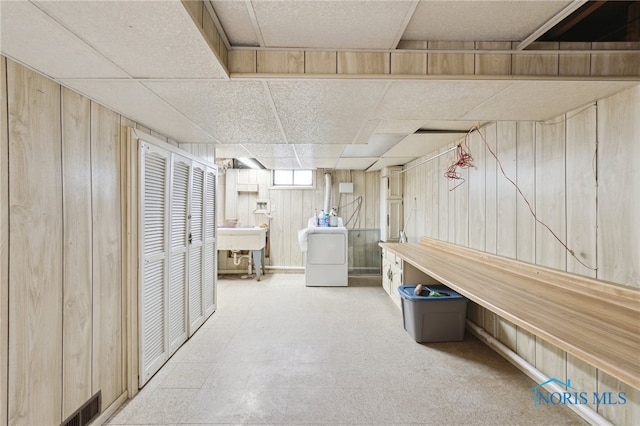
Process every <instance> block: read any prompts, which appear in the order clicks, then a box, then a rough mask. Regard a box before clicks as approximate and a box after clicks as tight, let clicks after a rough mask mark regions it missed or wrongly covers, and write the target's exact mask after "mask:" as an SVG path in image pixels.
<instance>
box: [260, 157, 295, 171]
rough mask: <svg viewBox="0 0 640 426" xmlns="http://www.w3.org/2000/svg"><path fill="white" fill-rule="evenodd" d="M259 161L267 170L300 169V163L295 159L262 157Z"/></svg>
mask: <svg viewBox="0 0 640 426" xmlns="http://www.w3.org/2000/svg"><path fill="white" fill-rule="evenodd" d="M258 161H260V162H261V163H262V165H263V166H265V167H266V168H267V169H271V170H274V169H300V168H301V166H300V163H298V160H297V159H295V158H269V157H262V158H260V159H259V160H258Z"/></svg>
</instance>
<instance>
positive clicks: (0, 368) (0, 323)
mask: <svg viewBox="0 0 640 426" xmlns="http://www.w3.org/2000/svg"><path fill="white" fill-rule="evenodd" d="M8 118H9V117H8V113H7V61H6V59H5V57H4V56H0V401H2V403H0V422H6V420H7V401H8V399H7V397H8V388H7V385H8V380H7V373H8V372H7V366H8V364H7V358H8V356H9V352H8V349H6V348H8V347H9V133H8V130H7V129H8V127H9V126H8Z"/></svg>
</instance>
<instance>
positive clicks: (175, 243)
mask: <svg viewBox="0 0 640 426" xmlns="http://www.w3.org/2000/svg"><path fill="white" fill-rule="evenodd" d="M139 143H140V145H139V161H140V163H139V169H138V170H139V177H138V178H139V185H140V187H139V194H140V197H139V206H138V207H139V215H140V216H139V219H140V223H139V229H140V235H139V237H140V241H139V247H140V264H139V270H140V274H139V290H138V294H139V299H138V301H139V307H138V321H139V333H140V344H139V385H140V386H142V385H144V383H145V382H146V381H147V380H148V379H149V378H150V377H151V376H152V375H153V374H154V373H155V372H156V371H157V370H158V369H159V368H160V367H161V366H162V365H163V364H164V363H165V362H166V361H167V359H169V357H170V356H171V355H172V354H173V353H174V352H175V351H176V350H177V349H178V348H179V347H180V346H181V345H182V344H183V343H184V342H185V341H186V340H187V339H188V337H189V336H191V335H192V334H193V333H194V332H195V330H196V329H197V328H198V327H199V326H200V325H202V323H203V322H204V321H205V320H206V318H207V317H208V316H209V315H211V314H212V313H213V311H214V310H215V306H216V285H215V280H216V249H215V245H216V239H215V235H216V228H215V205H216V203H215V198H216V197H215V190H216V179H217V169H216V168H215V166H213V165H207V164H205V163H202V162H200V161H197V160H196V159H195V158H191V157H190V156H189V154H188V153H186V152H180V151H179V150H178V149H177V148H174V147H171V146H170V145H167V144H159V145H157V144H155V143H149V142H147V141H143V140H142V139H139Z"/></svg>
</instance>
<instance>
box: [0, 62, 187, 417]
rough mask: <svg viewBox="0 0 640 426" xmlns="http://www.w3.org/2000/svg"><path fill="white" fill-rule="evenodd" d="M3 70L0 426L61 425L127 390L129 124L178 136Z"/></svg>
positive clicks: (24, 73)
mask: <svg viewBox="0 0 640 426" xmlns="http://www.w3.org/2000/svg"><path fill="white" fill-rule="evenodd" d="M0 64H1V67H0V90H1V93H0V94H1V96H0V99H1V102H2V103H1V104H0V119H1V120H2V121H1V122H2V127H1V129H2V133H1V135H0V196H1V200H2V202H1V203H0V301H1V303H0V339H1V341H2V344H1V345H0V348H2V349H1V350H0V400H2V404H0V424H60V423H61V422H62V421H63V420H65V419H66V418H67V417H68V416H69V415H71V414H72V413H73V412H74V411H75V410H77V409H78V408H79V407H80V406H81V405H82V404H83V403H84V402H86V401H87V400H88V399H89V398H90V397H91V396H92V395H93V394H95V393H96V392H97V391H101V392H102V409H103V410H105V409H107V408H108V407H109V406H110V405H111V404H112V403H114V402H115V401H116V400H118V399H119V398H120V397H121V396H122V395H123V393H124V392H126V390H127V380H126V377H127V376H126V367H125V366H126V364H127V362H126V335H125V332H124V330H125V327H124V321H125V317H124V309H123V306H126V305H125V302H126V300H125V296H124V294H125V293H124V291H125V288H124V285H125V284H124V283H125V282H126V280H125V279H123V276H125V274H124V273H125V271H124V270H123V264H124V262H123V257H124V256H125V253H123V250H124V248H123V241H124V237H123V235H125V234H126V232H125V231H126V230H125V228H124V226H123V225H124V223H125V220H124V219H123V215H124V214H125V213H126V212H125V211H124V208H123V207H124V206H123V205H122V204H121V200H122V194H123V193H125V188H126V182H125V180H124V179H123V178H122V175H123V169H125V168H126V167H125V166H124V160H123V158H124V147H123V144H124V141H125V138H124V137H123V135H124V134H125V132H124V130H123V129H124V126H135V127H140V128H142V130H143V131H145V132H147V133H149V134H155V135H156V136H159V137H160V138H161V139H163V140H166V141H167V142H169V143H171V142H172V141H169V140H168V139H166V138H164V137H162V136H161V135H158V134H157V133H155V132H154V131H153V130H151V129H146V128H144V127H143V126H141V125H139V124H136V123H135V122H133V121H131V120H129V119H127V118H125V117H122V116H120V115H119V114H117V113H115V112H113V111H111V110H108V109H106V108H104V107H102V106H101V105H99V104H97V103H95V102H92V101H90V100H89V99H87V98H85V97H83V96H81V95H79V94H77V93H75V92H73V91H71V90H68V89H66V88H64V87H61V86H60V85H58V84H57V83H55V82H53V81H52V80H49V79H48V78H46V77H44V76H42V75H40V74H38V73H35V72H33V71H31V70H29V69H27V68H25V67H23V66H21V65H19V64H17V63H15V62H13V61H11V60H9V59H6V58H5V57H3V56H0ZM174 144H175V142H174ZM9 248H10V251H9Z"/></svg>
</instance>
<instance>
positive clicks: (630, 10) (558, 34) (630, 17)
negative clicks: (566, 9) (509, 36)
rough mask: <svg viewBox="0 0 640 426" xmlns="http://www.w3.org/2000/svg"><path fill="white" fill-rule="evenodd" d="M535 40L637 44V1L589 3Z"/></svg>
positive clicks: (639, 29)
mask: <svg viewBox="0 0 640 426" xmlns="http://www.w3.org/2000/svg"><path fill="white" fill-rule="evenodd" d="M538 40H539V41H575V42H613V41H617V42H622V41H627V42H637V41H640V1H589V2H587V3H585V4H584V5H582V6H581V7H580V8H579V9H578V10H576V11H575V12H573V13H572V14H571V15H569V16H568V17H567V18H565V19H564V20H563V21H561V22H560V23H558V24H557V25H556V26H555V27H553V28H551V29H550V30H549V31H547V32H546V33H545V34H544V35H543V36H542V37H540V38H539V39H538Z"/></svg>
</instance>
